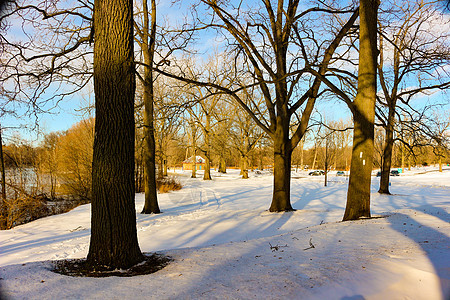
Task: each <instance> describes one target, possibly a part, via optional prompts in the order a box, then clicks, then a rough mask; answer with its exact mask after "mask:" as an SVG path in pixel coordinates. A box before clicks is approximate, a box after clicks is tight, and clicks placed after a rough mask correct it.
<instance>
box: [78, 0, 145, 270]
mask: <svg viewBox="0 0 450 300" xmlns="http://www.w3.org/2000/svg"><path fill="white" fill-rule="evenodd" d="M94 11H95V14H94V27H95V44H94V90H95V139H94V156H93V163H92V193H93V197H92V216H91V241H90V246H89V253H88V257H87V262H88V264H89V265H91V266H92V267H93V268H95V267H96V266H107V267H110V268H122V269H126V268H129V267H131V266H133V265H135V264H137V263H139V262H141V261H143V260H144V256H143V255H142V253H141V251H140V249H139V244H138V240H137V232H136V210H135V203H134V196H135V190H134V188H135V187H134V135H135V129H134V93H135V88H136V84H135V70H134V59H133V43H134V40H133V1H131V0H98V1H97V0H96V1H95V6H94Z"/></svg>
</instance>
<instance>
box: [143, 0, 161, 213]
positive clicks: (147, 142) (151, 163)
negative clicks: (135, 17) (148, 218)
mask: <svg viewBox="0 0 450 300" xmlns="http://www.w3.org/2000/svg"><path fill="white" fill-rule="evenodd" d="M151 5H152V8H151V28H149V25H150V24H149V18H148V5H147V0H144V1H143V8H144V9H143V12H144V28H143V30H142V32H143V35H144V39H143V43H142V48H143V49H142V50H143V51H142V53H143V56H144V64H145V67H144V97H143V101H144V150H143V153H144V190H145V202H144V208H143V209H142V212H141V213H143V214H159V213H160V212H161V211H160V210H159V205H158V196H157V191H156V146H155V128H154V124H153V113H154V109H153V99H154V91H153V69H152V66H153V60H154V52H155V35H156V1H155V0H151ZM148 33H150V34H148Z"/></svg>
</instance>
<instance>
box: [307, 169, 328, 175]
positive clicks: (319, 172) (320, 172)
mask: <svg viewBox="0 0 450 300" xmlns="http://www.w3.org/2000/svg"><path fill="white" fill-rule="evenodd" d="M323 174H325V172H324V171H320V170H316V171H311V172H309V174H308V175H309V176H320V175H323Z"/></svg>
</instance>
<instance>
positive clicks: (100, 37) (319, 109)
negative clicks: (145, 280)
mask: <svg viewBox="0 0 450 300" xmlns="http://www.w3.org/2000/svg"><path fill="white" fill-rule="evenodd" d="M187 2H189V4H192V6H188V5H187ZM187 2H184V1H183V2H181V1H174V3H173V4H172V6H171V8H170V9H171V10H177V9H178V10H180V15H182V14H184V18H181V17H180V15H179V16H178V18H175V19H174V17H173V14H171V15H167V16H166V18H164V17H162V16H160V14H161V15H164V13H165V11H164V10H162V11H161V12H160V9H159V7H158V5H159V4H158V2H157V1H155V0H151V1H150V2H148V1H147V0H143V1H142V2H141V1H137V2H136V3H133V2H132V1H130V0H98V1H97V0H96V1H94V2H90V1H83V0H74V1H70V2H64V1H59V0H52V1H39V0H36V1H35V3H27V2H25V1H21V0H15V1H12V2H11V3H10V4H11V5H10V6H9V7H8V9H7V10H5V11H3V12H2V14H1V17H0V24H1V26H0V34H1V35H0V47H1V49H2V56H1V62H2V64H1V71H0V74H1V77H0V80H1V89H0V93H1V97H2V98H1V99H2V102H1V106H0V113H1V116H2V117H3V116H8V117H11V116H15V117H18V118H19V117H23V116H26V117H27V118H31V119H32V120H33V121H35V124H36V125H38V120H39V117H40V115H41V114H43V113H47V112H48V110H50V109H51V106H57V105H58V103H59V102H60V101H68V99H69V98H70V97H73V96H74V95H79V94H80V93H81V92H82V91H85V90H86V89H87V88H88V87H92V86H93V87H94V94H95V107H94V111H95V116H94V117H90V118H85V119H83V120H81V121H80V122H79V123H77V124H75V125H74V126H73V127H72V128H70V129H69V130H67V131H64V132H51V133H46V134H44V135H42V138H41V140H40V141H39V143H35V144H33V145H32V144H31V143H27V142H25V141H23V140H22V139H20V138H18V137H14V136H13V135H11V134H8V133H9V132H13V131H14V130H13V129H8V128H7V127H2V128H0V130H1V134H2V135H1V137H2V140H3V142H2V146H3V145H5V146H3V147H2V151H1V154H2V156H1V158H2V159H1V161H2V171H3V172H2V174H3V177H2V183H3V184H2V195H3V197H2V203H1V222H0V223H1V228H2V229H5V228H10V227H12V226H14V225H15V224H19V223H20V222H21V221H19V219H24V217H23V216H21V217H18V215H20V214H22V213H19V211H26V209H22V210H19V209H18V207H20V206H21V205H22V207H28V206H29V205H30V203H35V202H36V201H37V200H36V199H47V200H48V199H57V198H58V197H63V198H66V199H68V198H70V199H74V200H76V201H79V202H80V203H82V202H83V201H91V202H92V204H91V205H92V228H91V243H90V249H89V254H88V258H87V262H88V265H89V266H90V268H92V269H95V268H97V267H99V266H107V267H110V268H112V269H114V268H129V267H130V266H133V265H135V264H137V263H139V262H141V261H143V260H144V259H145V256H144V255H143V254H142V253H141V251H140V249H139V244H138V240H137V234H136V211H135V204H134V196H135V192H136V191H143V192H145V205H144V208H143V211H142V213H160V212H161V211H160V209H159V205H158V198H157V197H158V193H157V181H158V178H162V177H165V176H168V175H169V174H170V173H171V172H170V169H173V168H177V167H178V168H180V167H181V165H182V162H183V161H187V160H188V159H189V158H191V157H196V155H200V156H202V157H203V158H204V159H205V161H206V164H205V166H206V169H205V170H204V172H203V174H204V176H203V179H204V180H211V179H214V178H213V176H212V174H211V172H210V170H211V169H212V168H217V169H218V171H219V172H222V173H225V172H227V167H236V168H240V170H241V175H242V178H244V179H247V178H248V177H249V169H259V170H263V169H266V170H269V171H271V172H273V194H272V197H271V203H270V206H269V211H271V212H285V211H291V210H294V209H295V207H292V205H291V201H290V182H291V172H292V171H293V170H295V171H298V170H299V169H300V170H303V169H304V168H305V166H307V168H309V169H311V168H312V169H323V170H324V171H325V175H326V177H325V185H326V184H327V174H328V172H329V171H331V170H345V171H349V172H350V176H349V188H348V194H347V206H346V210H345V213H344V217H343V219H344V220H356V219H359V218H362V217H370V186H371V181H372V170H373V169H374V168H381V180H380V190H379V192H380V193H387V194H388V193H389V173H390V170H391V168H392V167H401V168H404V167H405V164H407V165H408V167H411V166H414V165H424V164H434V163H438V164H439V165H440V166H441V167H440V170H441V171H442V164H444V163H450V161H449V159H450V155H449V124H450V119H449V118H450V111H449V110H448V104H449V101H448V100H449V98H448V94H447V91H446V89H448V87H449V84H450V80H449V78H450V76H449V75H450V74H449V73H448V72H449V69H448V66H449V58H450V47H449V46H450V45H449V41H450V39H449V38H448V31H445V30H442V29H441V28H442V27H443V28H448V26H449V25H450V19H449V16H448V15H446V14H445V13H443V12H442V11H441V10H440V8H439V6H437V4H436V3H434V2H433V1H430V2H425V1H418V0H409V1H407V0H405V1H402V3H401V4H399V3H397V2H394V1H381V2H380V1H378V0H361V1H349V2H346V1H320V0H318V1H311V2H308V3H304V2H302V1H299V0H290V1H283V0H277V1H268V0H260V1H248V2H247V1H213V0H198V1H194V0H193V1H187ZM157 13H158V14H157ZM436 26H438V27H436ZM424 99H425V100H424ZM321 103H328V105H325V108H323V107H324V106H320V105H319V104H321ZM339 103H342V104H343V105H342V106H341V105H340V104H339ZM333 105H335V107H336V109H335V110H336V111H337V112H338V114H339V118H334V119H333V118H330V117H328V115H330V114H329V111H332V110H333V109H334V108H333ZM343 106H345V107H346V109H347V110H345V109H343V108H342V107H343ZM322 116H327V117H326V118H324V117H322ZM1 124H2V125H3V126H5V124H4V122H3V120H2V122H1ZM5 133H6V139H5ZM351 135H353V137H352V138H351ZM5 141H6V142H5ZM194 161H195V160H194ZM30 170H32V174H33V175H32V176H31V177H30V176H28V177H27V175H26V174H27V172H28V173H29V172H30ZM195 172H196V168H195V167H194V168H193V169H192V177H195V176H196V173H195ZM12 178H14V179H12ZM33 201H34V202H33ZM41 202H42V201H41ZM20 203H22V204H20ZM27 205H28V206H27ZM41 206H42V205H41ZM27 209H28V210H33V209H30V208H27ZM16 216H17V217H16ZM30 218H31V217H28V219H30Z"/></svg>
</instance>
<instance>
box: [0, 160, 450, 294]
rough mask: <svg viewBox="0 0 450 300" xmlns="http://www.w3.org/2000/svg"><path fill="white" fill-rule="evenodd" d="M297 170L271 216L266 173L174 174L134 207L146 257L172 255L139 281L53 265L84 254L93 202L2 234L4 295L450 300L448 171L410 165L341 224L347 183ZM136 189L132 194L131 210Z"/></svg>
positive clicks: (0, 283)
mask: <svg viewBox="0 0 450 300" xmlns="http://www.w3.org/2000/svg"><path fill="white" fill-rule="evenodd" d="M334 174H335V172H332V173H330V175H329V183H328V186H327V187H324V186H323V178H324V176H317V177H311V176H307V172H299V173H293V179H292V192H291V202H292V205H293V207H294V208H295V209H297V211H295V212H289V213H269V212H268V211H267V209H268V207H269V206H270V200H271V194H272V180H273V177H272V176H271V175H270V173H263V174H255V173H250V176H251V178H250V179H248V180H242V179H240V178H239V175H238V173H237V171H233V170H231V171H229V172H228V174H225V175H220V174H217V173H213V176H214V179H213V180H212V181H203V180H201V174H199V176H198V177H199V178H197V179H191V178H189V176H184V177H183V176H181V177H180V180H181V181H182V183H183V185H184V188H183V189H181V190H180V191H177V192H172V193H168V194H161V195H159V201H160V208H161V210H162V211H163V213H162V214H159V215H141V214H137V229H138V237H139V243H140V246H141V250H142V251H143V252H154V251H157V252H158V253H162V254H165V255H169V256H171V257H172V258H173V259H174V261H173V262H172V263H170V264H169V265H168V266H167V267H166V268H164V269H163V270H161V271H158V272H157V273H154V274H150V275H145V276H136V277H127V278H124V277H120V278H118V277H109V278H75V277H69V276H64V275H60V274H55V273H53V272H51V271H50V269H51V267H52V263H51V260H58V259H66V258H82V257H85V256H86V255H87V251H88V247H89V235H90V205H83V206H80V207H78V208H76V209H74V210H72V211H71V212H69V213H66V214H62V215H56V216H51V217H47V218H44V219H40V220H36V221H34V222H31V223H29V224H25V225H22V226H18V227H16V228H13V229H12V230H9V231H1V232H0V266H1V267H0V288H1V291H0V298H1V299H3V298H6V299H137V298H140V299H450V238H449V237H450V224H449V222H450V216H449V213H448V209H449V205H450V169H449V168H447V169H446V170H444V172H443V173H439V172H436V171H435V170H433V169H432V168H427V169H423V168H422V169H415V170H411V171H406V172H405V173H404V174H401V176H398V177H393V178H392V185H391V192H392V193H393V195H391V196H386V195H379V194H378V193H377V189H378V182H379V178H376V177H373V180H372V183H373V185H372V214H373V215H374V216H380V217H381V218H374V219H368V220H361V221H355V222H340V220H341V219H342V216H343V213H344V208H345V201H346V191H347V178H346V177H337V176H335V175H334ZM142 206H143V195H142V194H138V195H136V209H137V211H138V212H139V211H140V210H141V209H142Z"/></svg>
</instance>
